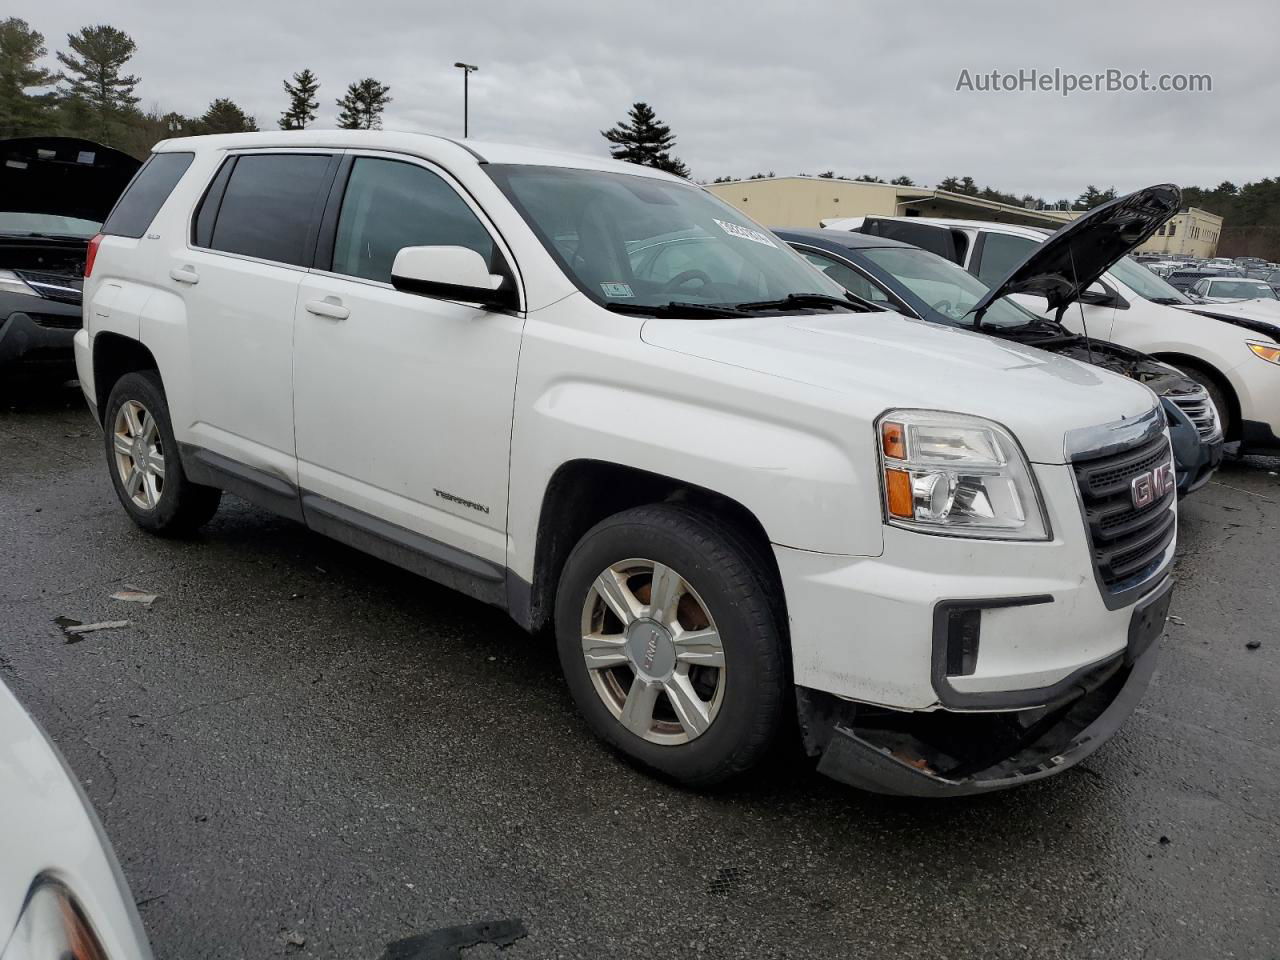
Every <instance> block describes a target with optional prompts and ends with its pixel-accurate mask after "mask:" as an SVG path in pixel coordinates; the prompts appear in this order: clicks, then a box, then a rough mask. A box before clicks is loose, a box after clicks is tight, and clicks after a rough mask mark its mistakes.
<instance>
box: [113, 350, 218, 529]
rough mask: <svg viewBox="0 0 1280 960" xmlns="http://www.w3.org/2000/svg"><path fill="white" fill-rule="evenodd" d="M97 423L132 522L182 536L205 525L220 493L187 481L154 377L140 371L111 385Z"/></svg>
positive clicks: (153, 373)
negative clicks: (101, 425) (104, 407)
mask: <svg viewBox="0 0 1280 960" xmlns="http://www.w3.org/2000/svg"><path fill="white" fill-rule="evenodd" d="M102 424H103V434H104V438H105V441H106V454H107V469H108V472H109V473H110V474H111V483H112V485H113V486H114V487H115V490H116V496H118V497H119V498H120V503H121V505H122V506H123V507H124V509H125V512H126V513H128V514H129V517H130V518H131V519H132V520H133V522H134V523H136V524H137V525H138V526H140V527H141V528H142V529H144V530H147V531H149V532H151V533H154V534H158V535H160V536H182V535H184V534H189V533H192V532H194V531H195V530H196V529H198V528H199V527H201V526H203V525H204V524H205V523H207V522H208V521H209V519H210V518H211V517H212V516H213V515H214V513H215V512H216V511H217V509H218V503H219V501H220V500H221V499H222V491H221V490H219V489H217V488H216V487H205V486H201V485H199V484H196V483H192V482H191V481H190V480H189V479H187V475H186V473H185V471H184V470H183V469H182V458H181V456H180V455H179V453H178V443H177V441H176V440H175V439H174V436H173V425H172V423H171V421H170V419H169V404H168V403H167V402H166V400H165V395H164V387H163V385H162V384H161V382H160V374H159V373H157V372H156V371H154V370H139V371H135V372H133V373H126V374H125V375H124V376H123V377H121V378H120V379H119V380H118V381H116V384H115V386H113V387H112V388H111V394H110V396H109V397H108V398H107V405H106V409H105V410H104V411H103V418H102Z"/></svg>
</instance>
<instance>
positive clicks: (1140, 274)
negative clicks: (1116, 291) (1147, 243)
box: [1107, 257, 1191, 303]
mask: <svg viewBox="0 0 1280 960" xmlns="http://www.w3.org/2000/svg"><path fill="white" fill-rule="evenodd" d="M1107 272H1108V273H1110V274H1111V275H1112V276H1113V277H1115V278H1116V279H1117V280H1119V281H1120V282H1121V283H1123V284H1124V285H1125V286H1126V287H1128V288H1129V289H1130V290H1132V291H1133V292H1134V293H1136V294H1137V295H1138V296H1140V297H1142V299H1143V300H1150V301H1151V302H1152V303H1190V302H1191V301H1190V300H1189V299H1188V298H1187V297H1185V296H1184V295H1183V294H1181V293H1179V292H1178V291H1177V289H1175V288H1174V287H1171V286H1169V284H1168V283H1166V282H1165V281H1164V279H1163V278H1162V277H1159V276H1157V275H1156V274H1154V273H1152V272H1151V271H1150V270H1148V269H1147V268H1146V267H1144V266H1142V264H1140V263H1137V262H1136V261H1134V260H1133V258H1131V257H1121V258H1120V259H1119V260H1117V261H1116V262H1115V263H1113V264H1112V265H1111V268H1110V269H1109V270H1108V271H1107Z"/></svg>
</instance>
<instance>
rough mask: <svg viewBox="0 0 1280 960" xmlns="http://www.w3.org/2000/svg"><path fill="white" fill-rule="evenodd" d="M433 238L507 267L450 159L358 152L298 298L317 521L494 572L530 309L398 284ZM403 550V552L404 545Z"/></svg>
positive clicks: (306, 485) (302, 463) (299, 379)
mask: <svg viewBox="0 0 1280 960" xmlns="http://www.w3.org/2000/svg"><path fill="white" fill-rule="evenodd" d="M430 245H442V246H463V247H469V248H470V249H473V250H476V251H477V252H478V253H480V254H481V255H482V256H483V257H484V258H485V259H486V261H488V262H489V264H490V270H491V271H492V272H495V273H499V272H504V271H505V270H507V269H509V268H508V267H507V266H505V265H506V264H508V263H509V262H510V260H509V257H508V255H507V254H506V253H504V252H503V248H502V246H501V243H500V241H499V240H498V239H497V238H496V231H494V230H493V229H492V228H491V225H490V224H489V222H488V220H487V218H486V217H485V216H484V214H483V212H482V211H480V210H479V208H478V207H477V206H476V205H475V203H474V202H473V201H472V200H471V199H470V197H469V196H468V195H467V194H466V193H465V192H464V191H462V190H461V189H460V187H459V186H458V185H457V184H456V183H455V182H454V181H453V180H452V178H451V177H450V176H449V174H448V173H447V172H446V171H444V170H442V169H440V168H438V167H435V166H433V165H431V164H429V163H427V162H426V161H423V160H419V159H416V158H412V157H408V156H398V155H394V154H374V153H357V152H355V151H352V152H351V154H350V155H349V156H348V158H347V159H346V160H345V161H344V163H343V167H342V170H341V171H340V172H339V174H338V178H337V180H336V181H335V184H334V188H333V192H332V196H331V199H330V201H329V204H328V207H327V209H326V213H325V226H324V230H323V232H322V236H321V242H320V247H319V250H318V252H317V262H316V268H315V269H314V270H313V271H312V272H311V273H310V274H309V275H308V276H306V277H304V278H303V280H302V284H301V288H300V291H299V297H298V305H297V327H296V347H295V352H294V358H295V360H294V367H295V383H294V398H295V399H294V408H295V417H294V422H295V427H296V434H297V444H298V471H299V479H300V483H301V486H302V488H303V491H304V492H303V505H304V510H305V512H306V516H307V522H308V523H310V524H312V525H313V526H316V527H317V528H318V529H322V530H324V531H325V532H327V533H330V534H331V535H334V536H337V537H339V538H340V539H349V538H351V537H352V536H354V537H355V539H354V540H353V541H352V542H356V543H357V544H358V545H366V544H365V543H362V542H361V539H360V538H361V537H362V536H363V535H372V536H375V537H377V538H379V539H380V540H381V541H383V542H384V543H392V544H394V545H395V546H396V547H397V548H401V547H407V548H408V549H410V550H413V551H416V552H417V553H418V554H425V555H427V556H429V557H431V558H432V559H433V560H434V561H439V560H440V559H441V557H443V558H445V559H444V562H445V563H446V564H447V565H452V566H454V567H458V566H462V567H463V568H464V569H466V570H467V572H470V573H473V574H474V573H476V572H477V569H479V570H480V572H481V575H482V576H487V575H491V574H495V573H497V572H499V571H500V569H501V567H502V566H505V562H506V518H507V479H508V466H509V459H510V447H511V417H512V409H513V406H512V405H513V401H514V396H515V379H516V360H517V358H518V356H519V351H520V336H521V332H522V329H523V320H522V319H521V317H520V316H517V315H515V314H511V313H502V312H494V311H489V310H485V309H482V308H480V307H477V306H475V305H474V304H467V303H459V302H455V301H451V300H443V299H437V298H433V297H427V296H421V295H417V294H412V293H404V292H401V291H399V290H396V289H395V288H394V287H393V286H392V284H391V265H392V262H393V261H394V259H395V255H396V253H397V252H398V251H399V250H400V249H401V248H402V247H408V246H430ZM335 503H336V504H338V505H341V506H345V507H346V508H353V510H354V511H355V512H353V511H352V510H344V509H341V508H340V507H335V506H334V504H335ZM388 524H389V525H390V527H388V526H387V525H388ZM353 527H354V528H358V529H356V531H355V533H354V534H353V532H352V528H353ZM361 528H362V531H363V532H361ZM441 545H445V546H446V548H447V549H442V548H441ZM458 551H462V552H463V553H465V554H467V555H469V556H470V557H471V558H482V560H483V561H485V563H486V564H487V565H488V566H487V567H484V566H482V567H480V568H476V567H475V565H474V564H473V563H472V561H471V560H469V559H463V558H460V557H459V556H458V555H457V552H458ZM394 559H397V562H402V563H403V562H404V561H403V554H400V553H397V554H396V555H395V557H394ZM405 565H407V566H410V567H411V568H417V565H416V564H413V563H405ZM457 585H458V586H463V585H462V584H457Z"/></svg>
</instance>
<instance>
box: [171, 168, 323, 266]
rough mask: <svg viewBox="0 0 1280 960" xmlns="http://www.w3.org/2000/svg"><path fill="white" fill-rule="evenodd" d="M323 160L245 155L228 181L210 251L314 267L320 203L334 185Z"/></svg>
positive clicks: (199, 221)
mask: <svg viewBox="0 0 1280 960" xmlns="http://www.w3.org/2000/svg"><path fill="white" fill-rule="evenodd" d="M329 161H330V158H329V157H328V156H326V155H323V154H304V153H273V154H243V155H241V156H239V157H237V158H236V160H235V167H234V168H233V169H232V170H231V175H230V178H229V179H228V180H227V185H226V191H225V193H223V195H222V198H221V199H222V202H221V204H220V205H219V206H218V208H217V214H216V216H217V219H216V220H215V221H214V223H213V229H212V236H211V238H210V240H209V247H210V248H211V249H213V250H222V251H225V252H226V253H239V254H243V255H244V256H246V257H257V258H259V259H262V260H274V261H276V262H278V263H288V264H293V265H294V266H310V264H311V254H312V251H311V250H309V249H308V245H309V242H310V241H311V240H312V238H313V237H314V232H313V231H314V229H315V225H316V224H315V221H316V218H317V216H318V210H317V202H316V201H317V199H318V198H319V196H320V191H321V190H322V189H323V188H324V187H325V186H326V185H327V184H328V181H329ZM215 202H216V198H215V194H214V192H212V191H211V192H210V193H209V194H207V195H206V197H205V200H204V203H203V204H202V205H201V209H200V210H199V211H197V214H196V228H197V234H199V233H200V231H201V229H202V228H203V224H204V223H205V220H206V213H205V210H204V207H205V206H206V205H208V204H212V203H215Z"/></svg>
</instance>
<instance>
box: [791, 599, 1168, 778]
mask: <svg viewBox="0 0 1280 960" xmlns="http://www.w3.org/2000/svg"><path fill="white" fill-rule="evenodd" d="M1170 594H1171V584H1169V583H1167V582H1166V583H1165V584H1164V586H1163V587H1162V588H1161V589H1158V590H1156V591H1155V592H1153V593H1152V594H1151V595H1150V596H1149V597H1148V598H1147V599H1146V600H1145V601H1144V602H1142V603H1140V604H1139V605H1138V606H1137V607H1136V608H1135V609H1134V612H1133V617H1132V620H1131V624H1130V629H1129V644H1128V648H1127V649H1126V650H1125V651H1124V652H1123V653H1121V654H1119V655H1117V656H1115V657H1112V658H1110V659H1109V660H1107V661H1105V662H1103V663H1101V664H1098V665H1097V666H1096V667H1095V668H1093V669H1092V670H1090V671H1088V672H1086V673H1084V674H1083V675H1081V676H1080V677H1079V678H1078V679H1077V680H1076V681H1075V682H1074V683H1073V684H1072V685H1071V687H1070V688H1069V689H1067V690H1065V691H1061V692H1059V693H1057V695H1056V696H1055V698H1054V699H1053V700H1052V701H1051V702H1048V703H1045V704H1043V705H1041V706H1038V707H1035V708H1033V709H1025V710H1007V711H986V712H958V711H952V710H945V709H940V710H931V711H902V710H891V709H887V708H883V707H873V706H868V705H863V704H859V703H854V702H852V701H847V700H843V699H841V698H839V697H835V696H832V695H831V694H826V693H821V692H819V691H817V690H812V689H809V688H798V698H799V712H800V721H801V729H802V732H803V734H804V738H805V745H806V747H807V749H808V750H809V752H810V753H811V754H818V755H820V760H819V763H818V771H819V772H820V773H823V774H825V775H826V776H829V777H831V778H832V779H835V780H839V781H841V782H842V783H847V784H849V785H851V786H854V787H858V788H860V789H863V790H867V791H870V792H872V793H881V794H889V795H892V796H903V797H951V796H965V795H971V794H977V793H989V792H991V791H995V790H1003V789H1006V788H1008V787H1012V786H1017V785H1020V784H1023V783H1029V782H1030V781H1032V780H1039V779H1041V778H1042V777H1048V776H1052V775H1054V774H1057V773H1061V772H1062V771H1064V770H1067V769H1068V768H1070V767H1072V766H1074V765H1075V764H1077V763H1079V762H1080V761H1081V760H1083V759H1085V758H1086V757H1088V756H1089V755H1090V754H1092V753H1093V752H1094V751H1095V750H1097V749H1098V747H1100V746H1101V745H1102V744H1103V743H1105V742H1106V741H1107V740H1108V739H1110V737H1111V736H1112V734H1114V733H1115V732H1116V731H1117V730H1118V729H1119V728H1120V725H1121V724H1122V723H1123V722H1124V720H1125V718H1127V717H1128V716H1129V714H1130V713H1132V712H1133V709H1134V707H1135V706H1137V704H1138V701H1139V700H1141V699H1142V696H1143V693H1144V692H1145V691H1146V688H1147V686H1148V684H1149V683H1150V681H1151V676H1152V673H1153V672H1154V670H1155V666H1156V659H1157V652H1158V646H1159V644H1158V640H1159V637H1160V635H1161V634H1162V633H1163V630H1164V621H1165V617H1166V614H1167V612H1168V606H1169V597H1170Z"/></svg>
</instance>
